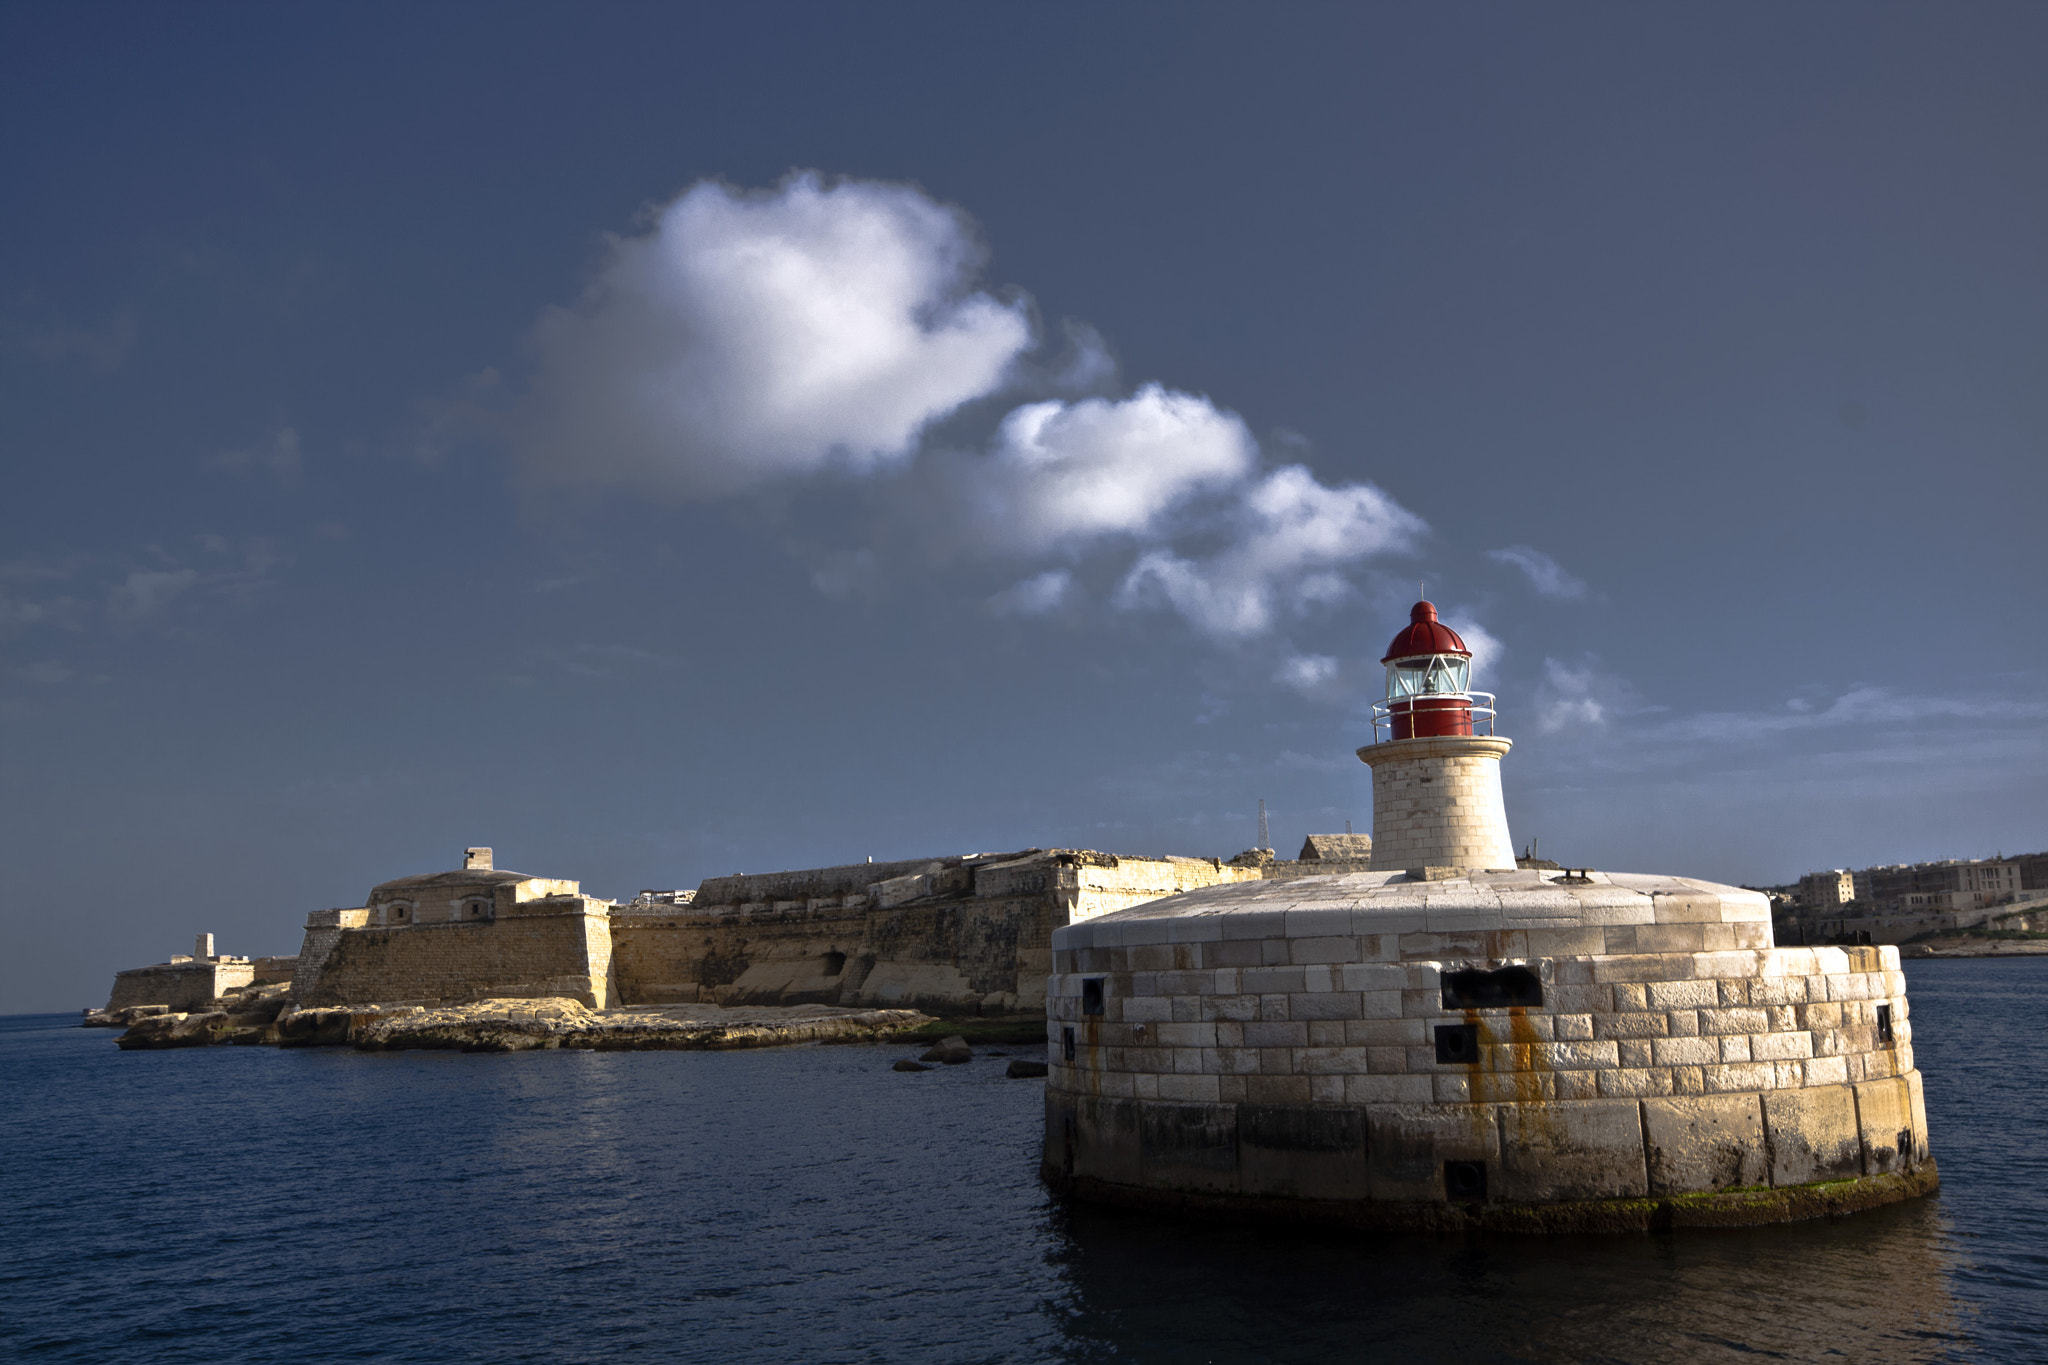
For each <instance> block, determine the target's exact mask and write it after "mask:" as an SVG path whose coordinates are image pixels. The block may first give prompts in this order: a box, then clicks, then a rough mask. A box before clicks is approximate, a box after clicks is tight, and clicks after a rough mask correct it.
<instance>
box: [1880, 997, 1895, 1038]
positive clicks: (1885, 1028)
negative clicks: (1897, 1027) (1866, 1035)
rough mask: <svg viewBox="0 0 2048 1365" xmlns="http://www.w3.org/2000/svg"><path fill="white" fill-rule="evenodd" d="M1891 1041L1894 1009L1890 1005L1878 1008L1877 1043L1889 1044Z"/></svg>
mask: <svg viewBox="0 0 2048 1365" xmlns="http://www.w3.org/2000/svg"><path fill="white" fill-rule="evenodd" d="M1891 1040H1892V1007H1891V1006H1890V1005H1879V1006H1878V1007H1877V1041H1878V1042H1880V1043H1889V1042H1890V1041H1891Z"/></svg>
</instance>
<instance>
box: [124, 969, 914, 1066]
mask: <svg viewBox="0 0 2048 1365" xmlns="http://www.w3.org/2000/svg"><path fill="white" fill-rule="evenodd" d="M212 1004H213V1005H214V1006H215V1008H210V1009H205V1010H196V1011H183V1012H181V1011H175V1010H168V1009H165V1008H163V1007H162V1006H156V1005H142V1006H137V1007H134V1008H132V1009H126V1010H114V1011H96V1012H94V1013H91V1014H88V1015H87V1016H86V1018H85V1020H84V1023H85V1026H86V1027H89V1028H124V1029H125V1030H126V1031H125V1032H124V1033H122V1035H121V1036H120V1037H119V1038H118V1039H116V1040H115V1041H116V1044H117V1045H118V1046H119V1047H121V1048H122V1049H123V1050H126V1051H137V1050H157V1049H165V1048H187V1047H213V1046H222V1045H230V1046H231V1045H241V1046H252V1045H254V1046H261V1045H269V1046H275V1047H353V1048H356V1049H358V1050H359V1051H364V1052H395V1051H404V1050H408V1049H414V1048H428V1049H440V1050H447V1051H460V1052H528V1051H535V1050H545V1049H559V1048H570V1049H583V1050H590V1051H711V1050H721V1049H731V1048H750V1047H784V1046H788V1045H790V1044H794V1043H865V1042H887V1041H892V1040H897V1039H900V1038H903V1037H905V1036H906V1035H912V1034H915V1033H917V1032H918V1031H919V1030H921V1029H927V1028H929V1027H930V1026H932V1025H934V1024H936V1023H937V1022H938V1021H937V1020H935V1019H933V1018H932V1017H931V1016H930V1015H927V1014H923V1013H920V1012H919V1011H917V1010H904V1009H845V1008H841V1007H838V1006H834V1005H779V1006H769V1005H761V1006H742V1007H735V1008H725V1007H721V1006H717V1005H667V1006H644V1007H639V1008H634V1009H619V1010H593V1009H590V1008H588V1007H587V1006H585V1005H583V1004H581V1003H580V1002H578V1001H575V1000H570V999H565V998H560V997H551V998H541V999H498V1000H478V1001H474V1002H471V1003H468V1004H461V1005H416V1004H398V1005H371V1006H361V1007H354V1008H334V1009H306V1010H302V1009H295V1008H293V1007H292V1005H291V1003H290V1002H289V1000H287V999H286V997H285V993H284V988H283V987H282V986H281V985H280V986H273V987H257V988H252V989H251V990H248V991H244V992H237V993H235V994H234V995H231V996H225V997H222V998H221V999H219V1000H216V1001H213V1002H212Z"/></svg>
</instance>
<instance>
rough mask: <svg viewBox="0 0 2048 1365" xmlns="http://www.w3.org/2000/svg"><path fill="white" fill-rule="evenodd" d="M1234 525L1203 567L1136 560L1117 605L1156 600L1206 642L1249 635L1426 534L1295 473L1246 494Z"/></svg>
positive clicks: (1394, 512)
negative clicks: (1351, 569)
mask: <svg viewBox="0 0 2048 1365" xmlns="http://www.w3.org/2000/svg"><path fill="white" fill-rule="evenodd" d="M1233 520H1234V523H1235V525H1234V531H1235V534H1234V536H1233V538H1232V540H1231V543H1230V544H1229V545H1227V546H1226V547H1225V548H1224V549H1222V550H1220V551H1218V552H1217V553H1215V554H1213V555H1211V556H1209V557H1208V558H1207V559H1204V560H1195V559H1189V558H1184V557H1182V556H1180V555H1177V554H1175V553H1174V552H1172V551H1171V550H1167V549H1157V550H1151V551H1148V552H1146V553H1145V554H1143V555H1141V556H1139V558H1138V562H1137V563H1136V564H1135V565H1133V566H1132V568H1131V571H1130V572H1129V573H1128V574H1127V575H1126V576H1125V578H1124V581H1123V585H1122V587H1121V588H1120V589H1119V590H1118V594H1117V601H1118V605H1120V606H1123V607H1126V608H1136V607H1142V606H1147V605H1155V604H1159V603H1162V602H1163V603H1164V604H1165V605H1168V606H1171V607H1172V608H1173V609H1174V610H1175V611H1177V612H1179V613H1180V614H1181V616H1183V617H1184V618H1186V620H1187V621H1188V623H1189V624H1191V625H1193V626H1194V627H1195V628H1196V629H1197V630H1200V631H1202V632H1203V633H1204V634H1207V635H1212V636H1218V637H1225V638H1228V637H1242V636H1248V635H1256V634H1259V633H1261V632H1263V631H1265V630H1267V629H1269V628H1271V627H1272V625H1273V624H1274V622H1275V620H1276V618H1277V616H1278V615H1279V613H1280V612H1281V611H1282V610H1285V609H1289V608H1292V609H1296V610H1298V609H1301V608H1304V607H1307V606H1309V605H1313V604H1316V603H1326V602H1330V601H1334V600H1336V599H1337V598H1339V597H1341V596H1343V595H1345V594H1346V593H1347V592H1348V591H1349V588H1350V585H1349V582H1348V581H1347V580H1346V579H1345V578H1344V577H1343V576H1342V575H1341V574H1340V573H1337V572H1336V570H1337V569H1338V568H1339V567H1341V566H1345V565H1349V564H1353V563H1356V562H1357V561H1359V560H1362V559H1365V558H1368V557H1370V556H1373V555H1377V554H1386V553H1392V552H1396V551H1400V550H1404V549H1407V548H1408V547H1409V546H1410V545H1411V544H1412V543H1413V542H1414V540H1415V539H1416V537H1417V536H1419V535H1420V534H1421V533H1422V532H1423V531H1424V530H1425V529H1426V527H1425V525H1424V523H1423V521H1422V519H1421V518H1420V517H1417V516H1416V515H1414V514H1413V513H1412V512H1409V511H1408V510H1407V509H1406V508H1404V507H1402V506H1401V505H1400V504H1399V503H1397V502H1395V501H1394V500H1393V499H1392V498H1390V497H1388V496H1387V495H1386V494H1385V493H1382V492H1381V491H1380V490H1379V489H1377V488H1374V487H1373V486H1371V485H1370V484H1346V485H1343V486H1341V487H1337V488H1331V487H1329V486H1327V485H1325V484H1322V483H1320V482H1318V481H1317V480H1316V477H1315V476H1314V475H1313V474H1311V473H1310V472H1309V471H1308V470H1307V469H1305V468H1303V467H1302V466H1300V465H1286V466H1283V467H1282V468H1279V469H1276V470H1274V471H1273V472H1272V473H1271V474H1268V475H1267V476H1266V477H1265V478H1264V479H1261V480H1260V481H1259V482H1258V483H1257V484H1255V485H1253V486H1252V487H1251V488H1250V489H1248V490H1247V491H1246V492H1245V494H1244V495H1243V498H1242V500H1241V502H1240V505H1239V506H1238V508H1237V509H1236V511H1235V514H1234V518H1233Z"/></svg>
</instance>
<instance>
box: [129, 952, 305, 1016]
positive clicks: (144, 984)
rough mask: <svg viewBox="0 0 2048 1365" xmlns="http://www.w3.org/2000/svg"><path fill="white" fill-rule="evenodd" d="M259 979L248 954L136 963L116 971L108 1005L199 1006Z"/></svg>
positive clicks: (181, 1008)
mask: <svg viewBox="0 0 2048 1365" xmlns="http://www.w3.org/2000/svg"><path fill="white" fill-rule="evenodd" d="M270 960H272V959H266V961H270ZM284 960H286V961H289V959H284ZM256 979H257V977H256V966H255V964H254V963H252V962H250V961H249V959H248V958H245V957H244V958H209V959H202V960H200V961H190V960H188V961H184V962H160V963H158V964H156V965H155V966H153V967H133V968H130V969H129V970H127V971H125V972H116V973H115V974H114V990H113V993H112V994H111V995H109V996H108V997H107V1009H108V1010H110V1011H111V1010H120V1009H129V1008H132V1007H133V1006H136V1005H166V1006H168V1007H170V1008H171V1009H173V1010H194V1009H199V1008H201V1007H203V1006H204V1005H205V1004H206V1003H207V1002H208V1001H209V1000H213V999H215V998H216V997H218V996H222V995H225V994H227V993H228V992H229V991H232V990H239V989H240V988H241V987H243V986H247V985H250V984H252V983H253V982H254V981H255V980H256ZM266 979H272V980H274V979H278V978H275V977H270V978H266Z"/></svg>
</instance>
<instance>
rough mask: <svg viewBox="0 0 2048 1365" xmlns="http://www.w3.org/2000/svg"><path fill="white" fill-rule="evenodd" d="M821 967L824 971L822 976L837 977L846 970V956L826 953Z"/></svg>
mask: <svg viewBox="0 0 2048 1365" xmlns="http://www.w3.org/2000/svg"><path fill="white" fill-rule="evenodd" d="M823 965H824V968H825V970H824V972H823V973H822V975H825V976H837V975H839V974H840V973H841V972H843V971H845V970H846V954H845V953H827V954H825V957H824V959H823Z"/></svg>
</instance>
